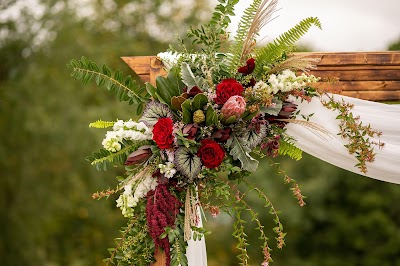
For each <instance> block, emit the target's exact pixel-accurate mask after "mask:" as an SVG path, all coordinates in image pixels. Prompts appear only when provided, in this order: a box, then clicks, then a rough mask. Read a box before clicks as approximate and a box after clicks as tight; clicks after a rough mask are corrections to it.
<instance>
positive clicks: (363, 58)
mask: <svg viewBox="0 0 400 266" xmlns="http://www.w3.org/2000/svg"><path fill="white" fill-rule="evenodd" d="M297 54H302V55H307V56H309V57H312V58H317V59H320V61H319V62H318V63H317V69H316V70H313V71H311V73H312V74H314V75H315V76H317V77H322V78H335V77H336V78H339V82H338V83H329V82H326V83H324V84H321V87H323V88H331V89H333V90H334V91H341V93H342V94H343V95H349V96H351V97H357V98H361V99H365V100H372V101H399V100H400V96H399V93H398V91H400V52H355V53H351V52H347V53H319V52H318V53H297ZM122 59H123V60H124V61H125V62H126V63H127V64H128V65H129V66H130V67H131V68H132V69H133V71H135V72H136V73H137V74H138V75H139V77H140V78H141V79H142V80H143V81H144V82H150V83H151V84H153V85H155V78H156V77H157V76H158V75H165V71H163V68H162V65H161V62H160V61H159V60H157V57H156V56H133V57H129V56H126V57H122Z"/></svg>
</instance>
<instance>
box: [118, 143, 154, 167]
mask: <svg viewBox="0 0 400 266" xmlns="http://www.w3.org/2000/svg"><path fill="white" fill-rule="evenodd" d="M152 154H153V153H152V152H151V146H150V145H143V146H141V147H139V149H137V150H136V151H134V152H132V153H131V154H129V156H128V159H127V160H126V162H125V163H124V165H133V164H139V163H143V162H145V161H146V160H147V159H149V158H150V156H151V155H152Z"/></svg>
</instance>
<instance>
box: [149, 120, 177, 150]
mask: <svg viewBox="0 0 400 266" xmlns="http://www.w3.org/2000/svg"><path fill="white" fill-rule="evenodd" d="M173 129H174V123H173V122H172V119H171V118H169V117H165V118H160V119H158V121H157V123H156V124H155V125H154V128H153V140H154V141H155V142H156V143H157V146H158V147H159V148H160V149H168V148H171V147H172V144H173V143H174V136H173V135H172V131H173Z"/></svg>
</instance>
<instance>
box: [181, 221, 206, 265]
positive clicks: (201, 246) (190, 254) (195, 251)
mask: <svg viewBox="0 0 400 266" xmlns="http://www.w3.org/2000/svg"><path fill="white" fill-rule="evenodd" d="M198 226H199V227H202V226H203V223H202V221H201V216H200V223H199V224H198ZM186 256H187V259H188V265H189V266H207V250H206V241H205V237H202V238H201V240H196V241H194V240H193V239H190V240H189V241H188V247H187V249H186Z"/></svg>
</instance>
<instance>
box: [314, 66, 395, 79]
mask: <svg viewBox="0 0 400 266" xmlns="http://www.w3.org/2000/svg"><path fill="white" fill-rule="evenodd" d="M311 73H312V74H314V75H315V76H317V77H321V78H339V80H340V81H345V80H346V81H356V80H371V81H373V80H375V81H390V80H394V81H397V80H400V71H399V70H393V69H390V70H349V71H339V70H338V71H318V70H315V71H314V70H313V71H311Z"/></svg>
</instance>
